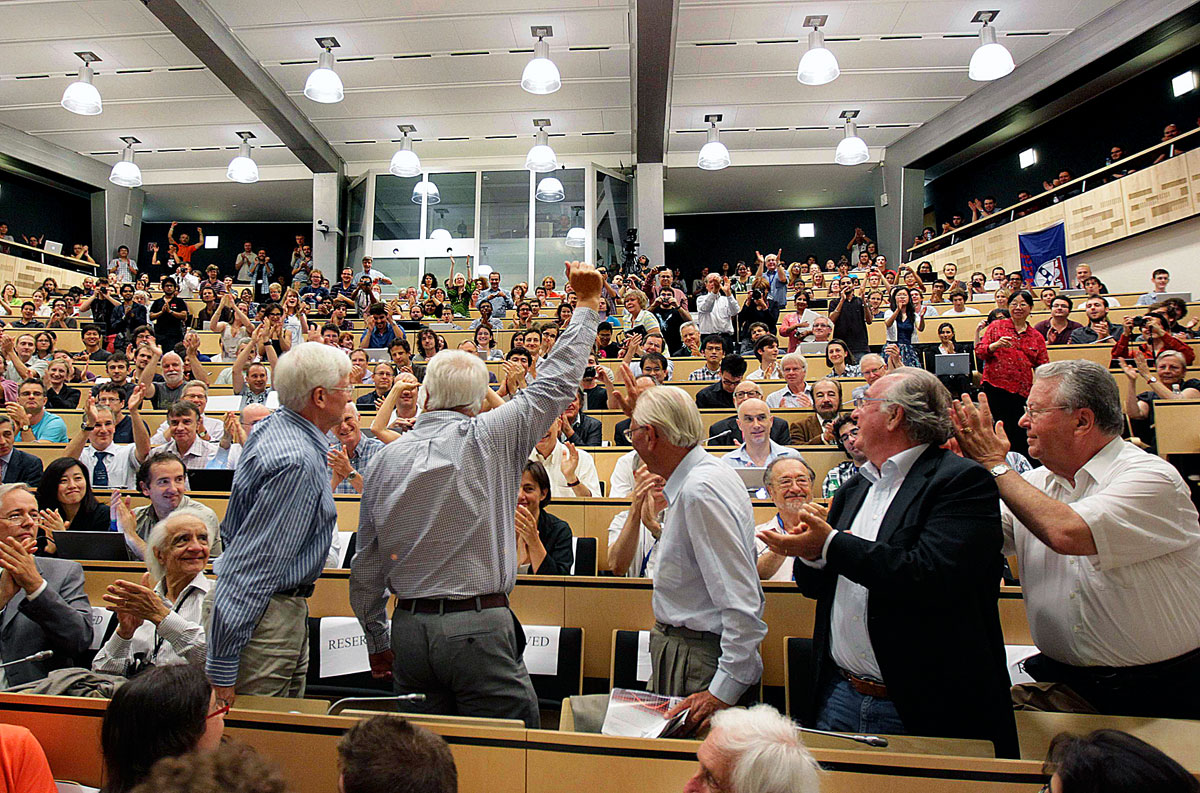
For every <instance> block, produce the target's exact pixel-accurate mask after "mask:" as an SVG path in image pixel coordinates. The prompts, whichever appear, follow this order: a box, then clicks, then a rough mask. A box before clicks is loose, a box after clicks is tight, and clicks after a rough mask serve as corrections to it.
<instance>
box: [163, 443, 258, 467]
mask: <svg viewBox="0 0 1200 793" xmlns="http://www.w3.org/2000/svg"><path fill="white" fill-rule="evenodd" d="M222 451H223V450H222V449H221V446H220V445H219V444H216V443H213V442H212V441H206V440H204V439H203V438H196V440H194V441H192V445H191V448H189V449H188V450H187V453H183V452H180V451H179V447H178V446H176V445H175V439H174V438H172V439H171V440H169V441H167V442H166V443H164V444H162V445H161V446H155V447H153V448H151V449H150V453H151V454H154V453H156V452H174V453H175V454H178V455H179V457H180V459H181V460H183V467H184V468H186V469H187V470H189V471H193V470H196V469H197V468H207V467H208V464H209V463H211V462H212V461H213V458H215V457H216V456H217V455H218V454H220V452H222ZM223 456H224V457H225V458H226V460H227V464H226V466H225V467H227V468H237V464H238V460H239V459H241V456H242V445H241V444H240V443H234V444H230V446H229V450H228V452H227V453H226V455H223Z"/></svg>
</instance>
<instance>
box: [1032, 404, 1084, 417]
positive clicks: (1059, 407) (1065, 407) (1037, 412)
mask: <svg viewBox="0 0 1200 793" xmlns="http://www.w3.org/2000/svg"><path fill="white" fill-rule="evenodd" d="M1074 409H1075V408H1073V407H1071V406H1070V405H1051V406H1050V407H1048V408H1031V407H1029V406H1028V405H1026V406H1025V415H1026V416H1029V417H1030V418H1032V417H1034V416H1040V415H1041V414H1043V413H1049V412H1051V411H1054V410H1074Z"/></svg>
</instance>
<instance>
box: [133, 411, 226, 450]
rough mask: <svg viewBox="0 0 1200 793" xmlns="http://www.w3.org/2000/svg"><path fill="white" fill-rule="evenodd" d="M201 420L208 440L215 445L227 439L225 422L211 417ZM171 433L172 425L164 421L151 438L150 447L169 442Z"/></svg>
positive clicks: (203, 417) (201, 418)
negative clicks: (168, 438)
mask: <svg viewBox="0 0 1200 793" xmlns="http://www.w3.org/2000/svg"><path fill="white" fill-rule="evenodd" d="M200 420H201V421H202V422H203V423H204V429H205V431H206V432H207V433H208V439H209V440H210V441H212V442H213V443H220V442H221V438H224V437H225V422H223V421H221V420H220V419H215V418H212V417H210V416H201V417H200ZM170 431H171V423H170V422H169V421H164V422H163V423H162V424H159V425H158V429H156V430H155V431H154V434H153V435H151V436H150V445H151V446H157V445H158V444H160V443H166V442H167V434H168V433H169V432H170Z"/></svg>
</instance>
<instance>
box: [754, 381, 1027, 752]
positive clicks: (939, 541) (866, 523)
mask: <svg viewBox="0 0 1200 793" xmlns="http://www.w3.org/2000/svg"><path fill="white" fill-rule="evenodd" d="M855 405H856V407H855V410H854V418H855V420H856V421H857V422H858V428H859V435H858V446H859V448H861V449H862V451H863V453H864V454H865V455H866V456H867V460H868V462H867V465H865V466H863V468H862V470H861V471H859V475H858V476H855V477H854V478H853V479H851V480H850V481H849V482H848V483H846V484H845V485H843V486H842V487H841V488H840V489H839V490H838V492H837V495H835V496H834V498H833V505H832V506H831V507H830V508H829V510H828V511H826V510H825V509H824V508H822V507H818V506H817V505H815V504H807V505H805V506H803V507H801V514H800V526H799V527H798V529H795V530H792V531H788V532H782V531H774V530H771V531H760V532H759V533H758V538H759V539H761V540H762V541H763V542H764V543H766V545H767V547H769V548H770V549H771V550H772V551H774V552H775V553H779V554H784V555H786V556H796V557H799V559H798V561H797V562H796V563H795V564H794V565H793V567H792V573H793V575H794V577H795V579H796V583H797V585H798V586H799V588H800V591H801V592H803V593H804V594H805V596H807V597H811V598H814V599H815V600H816V601H817V613H816V620H815V623H814V628H813V644H814V648H813V650H814V654H815V656H816V658H815V660H814V663H813V679H812V688H811V690H810V695H809V696H807V697H806V698H805V699H806V700H807V702H806V704H805V713H804V716H803V720H804V721H805V722H806V723H813V724H815V726H816V727H817V728H818V729H824V730H838V731H848V732H855V733H863V732H884V733H892V734H897V735H904V734H913V735H935V736H942V737H948V738H983V739H988V740H991V741H992V742H993V744H994V745H995V748H996V755H997V756H998V757H1017V756H1018V746H1017V731H1016V724H1015V722H1014V720H1013V712H1012V701H1011V700H1010V698H1009V687H1010V683H1009V678H1008V669H1007V664H1006V662H1005V656H1004V637H1003V634H1002V633H1001V630H1000V614H999V610H998V608H997V599H998V596H999V582H1000V581H999V577H998V576H997V573H998V572H999V570H1000V562H999V559H1000V549H1001V546H1002V541H1003V535H1002V531H1001V526H1000V507H999V497H998V493H997V490H996V485H995V483H994V482H993V481H992V477H991V476H990V475H989V474H988V472H987V471H986V470H984V469H983V468H982V467H980V466H978V465H974V464H972V463H971V462H970V461H969V460H964V459H962V458H961V457H958V456H957V455H955V454H954V453H953V452H951V451H948V450H946V449H943V448H941V446H942V444H944V443H945V442H946V440H947V439H948V438H949V437H950V435H951V433H952V431H953V427H952V426H951V423H950V417H949V416H948V415H947V414H948V412H949V409H950V393H949V392H948V391H947V390H946V388H945V386H943V385H942V384H941V383H940V382H939V381H938V379H937V378H936V377H934V376H933V375H932V374H931V373H929V372H926V371H925V370H923V369H913V368H908V367H904V368H901V369H898V370H897V371H895V372H893V373H892V374H890V375H887V376H885V377H882V378H880V379H879V380H878V381H877V382H876V383H875V384H874V385H872V386H871V387H870V388H869V389H868V390H867V393H866V395H865V396H863V397H861V398H860V399H859V400H856V402H855ZM1024 572H1025V570H1024V568H1022V573H1024ZM914 646H920V647H926V648H928V650H929V651H928V652H925V653H920V654H919V656H920V657H917V656H916V655H914V654H913V653H912V652H911V649H912V648H913V647H914ZM930 692H935V694H934V695H932V696H931V695H930Z"/></svg>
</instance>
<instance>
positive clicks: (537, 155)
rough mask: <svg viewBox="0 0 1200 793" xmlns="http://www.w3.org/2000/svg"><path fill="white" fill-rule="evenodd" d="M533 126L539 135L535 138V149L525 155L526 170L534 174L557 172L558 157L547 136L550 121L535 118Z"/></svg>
mask: <svg viewBox="0 0 1200 793" xmlns="http://www.w3.org/2000/svg"><path fill="white" fill-rule="evenodd" d="M533 125H534V126H535V127H537V135H536V136H535V137H534V144H533V148H531V149H530V150H529V154H527V155H525V169H526V170H529V171H533V172H534V173H550V172H551V171H557V170H558V156H557V155H556V154H555V153H554V149H552V148H550V144H549V143H547V141H548V140H549V136H548V135H547V134H546V127H548V126H550V119H548V118H535V119H534V120H533Z"/></svg>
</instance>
